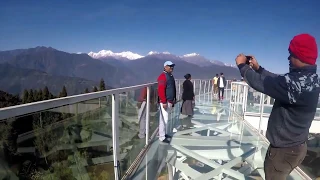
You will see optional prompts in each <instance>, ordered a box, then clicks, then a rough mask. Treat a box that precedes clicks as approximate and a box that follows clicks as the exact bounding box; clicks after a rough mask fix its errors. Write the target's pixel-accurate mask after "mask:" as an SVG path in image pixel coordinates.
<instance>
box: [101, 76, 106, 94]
mask: <svg viewBox="0 0 320 180" xmlns="http://www.w3.org/2000/svg"><path fill="white" fill-rule="evenodd" d="M104 90H106V85H105V83H104V80H103V78H101V80H100V91H104Z"/></svg>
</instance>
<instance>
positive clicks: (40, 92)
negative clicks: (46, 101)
mask: <svg viewBox="0 0 320 180" xmlns="http://www.w3.org/2000/svg"><path fill="white" fill-rule="evenodd" d="M42 97H43V96H42V90H41V89H39V91H38V101H42Z"/></svg>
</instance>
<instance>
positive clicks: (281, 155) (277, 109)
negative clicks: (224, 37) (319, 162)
mask: <svg viewBox="0 0 320 180" xmlns="http://www.w3.org/2000/svg"><path fill="white" fill-rule="evenodd" d="M289 54H290V55H289V57H288V60H289V73H287V74H285V75H277V74H274V73H271V72H269V71H267V70H265V69H264V68H262V67H261V66H259V64H258V62H257V61H256V59H255V57H253V56H252V57H251V60H250V65H247V64H246V56H244V55H243V54H240V55H238V56H237V58H236V63H237V65H238V68H239V70H240V72H241V75H242V76H243V77H244V78H245V80H246V82H247V83H248V85H249V86H251V87H252V88H253V89H255V90H257V91H259V92H262V93H264V94H266V95H268V96H270V97H272V98H274V99H275V102H274V105H273V108H272V112H271V114H270V117H269V122H268V128H267V132H266V136H267V138H268V140H269V141H270V146H269V148H268V151H267V154H266V157H265V162H264V171H265V175H266V180H270V179H276V180H284V179H286V177H287V176H288V175H289V174H290V173H291V172H292V170H293V169H294V168H296V167H297V166H299V165H300V164H301V162H302V161H303V160H304V158H305V156H306V153H307V144H306V141H307V140H308V134H309V128H310V126H311V123H312V120H313V119H314V116H315V113H316V108H317V104H318V99H319V91H320V88H319V87H320V81H319V78H318V75H317V72H316V71H317V66H316V60H317V57H318V48H317V44H316V40H315V38H314V37H312V36H311V35H309V34H300V35H297V36H295V37H294V38H293V39H292V40H291V42H290V45H289ZM250 66H251V68H250Z"/></svg>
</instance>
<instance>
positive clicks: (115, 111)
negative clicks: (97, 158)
mask: <svg viewBox="0 0 320 180" xmlns="http://www.w3.org/2000/svg"><path fill="white" fill-rule="evenodd" d="M118 121H119V94H112V145H113V166H114V177H115V179H120V177H119V176H120V175H119V173H120V172H119V168H120V167H118V165H119V163H118V162H119V160H118V158H119V149H118V148H119V124H118Z"/></svg>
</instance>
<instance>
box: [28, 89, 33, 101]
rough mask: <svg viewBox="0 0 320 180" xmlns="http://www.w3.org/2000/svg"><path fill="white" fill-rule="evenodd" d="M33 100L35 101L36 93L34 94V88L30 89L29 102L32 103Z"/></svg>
mask: <svg viewBox="0 0 320 180" xmlns="http://www.w3.org/2000/svg"><path fill="white" fill-rule="evenodd" d="M32 102H34V94H33V90H32V89H30V90H29V96H28V103H32Z"/></svg>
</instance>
